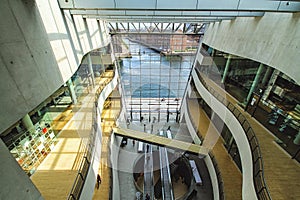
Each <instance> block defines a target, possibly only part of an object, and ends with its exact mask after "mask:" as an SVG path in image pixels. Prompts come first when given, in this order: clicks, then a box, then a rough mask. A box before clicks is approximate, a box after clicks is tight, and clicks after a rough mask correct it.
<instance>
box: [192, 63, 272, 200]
mask: <svg viewBox="0 0 300 200" xmlns="http://www.w3.org/2000/svg"><path fill="white" fill-rule="evenodd" d="M195 71H196V73H197V76H198V78H199V80H200V82H201V83H202V85H203V86H204V87H205V88H206V89H207V90H208V91H209V92H210V93H211V94H212V95H213V96H214V97H216V98H217V99H218V100H219V101H220V102H221V103H222V104H223V105H225V106H226V107H227V108H228V110H230V111H231V112H232V113H233V115H234V116H235V117H236V118H237V120H238V121H239V123H240V124H241V125H242V128H243V129H244V131H245V133H246V136H247V139H248V142H249V145H250V148H251V154H252V163H253V182H254V186H255V191H256V194H257V197H258V199H266V200H271V199H272V198H271V195H270V193H269V190H268V187H267V184H266V182H265V178H264V167H263V159H262V155H261V151H260V146H259V143H258V139H257V137H256V135H255V133H254V131H253V129H252V127H251V125H250V123H249V122H248V121H247V119H246V118H245V116H244V115H243V114H242V113H241V112H240V111H239V110H238V109H237V108H236V107H235V106H234V105H233V104H232V103H231V102H229V101H227V100H226V99H225V98H224V97H222V96H221V95H219V93H218V92H217V91H216V90H214V89H213V88H212V87H211V86H209V85H208V84H207V83H206V82H205V80H204V79H203V77H202V75H201V74H200V69H199V67H195ZM254 152H256V154H254ZM256 166H258V168H257V167H256Z"/></svg>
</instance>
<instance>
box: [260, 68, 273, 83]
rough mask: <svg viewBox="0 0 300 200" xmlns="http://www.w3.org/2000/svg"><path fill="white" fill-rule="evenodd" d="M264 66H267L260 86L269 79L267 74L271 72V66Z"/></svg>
mask: <svg viewBox="0 0 300 200" xmlns="http://www.w3.org/2000/svg"><path fill="white" fill-rule="evenodd" d="M266 67H267V70H266V73H265V75H264V77H263V80H262V81H261V85H262V87H265V85H266V83H267V81H268V80H269V76H270V74H271V73H272V68H271V67H269V66H266Z"/></svg>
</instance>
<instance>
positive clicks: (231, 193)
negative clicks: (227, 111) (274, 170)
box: [188, 99, 242, 200]
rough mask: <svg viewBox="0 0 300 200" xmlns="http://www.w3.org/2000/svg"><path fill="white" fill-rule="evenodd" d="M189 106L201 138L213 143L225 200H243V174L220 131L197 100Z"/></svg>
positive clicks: (189, 103) (213, 151)
mask: <svg viewBox="0 0 300 200" xmlns="http://www.w3.org/2000/svg"><path fill="white" fill-rule="evenodd" d="M188 105H189V111H190V114H191V116H192V120H193V121H194V123H195V124H196V125H198V130H199V133H200V134H201V136H202V137H203V138H205V139H207V138H208V137H209V138H210V139H209V140H210V141H213V148H212V153H213V154H214V156H215V158H216V160H217V162H218V166H219V168H220V171H221V175H222V178H223V182H224V192H225V199H230V200H240V199H242V174H241V172H240V171H239V169H238V168H237V166H236V165H235V163H234V162H233V160H232V159H231V157H230V156H229V155H228V153H227V151H226V149H225V147H224V146H223V141H222V139H221V138H220V137H219V134H218V131H217V130H216V128H215V127H214V125H213V124H212V123H210V119H209V118H208V116H207V115H206V113H205V112H204V111H203V110H202V109H201V106H200V105H199V104H198V101H197V99H189V102H188Z"/></svg>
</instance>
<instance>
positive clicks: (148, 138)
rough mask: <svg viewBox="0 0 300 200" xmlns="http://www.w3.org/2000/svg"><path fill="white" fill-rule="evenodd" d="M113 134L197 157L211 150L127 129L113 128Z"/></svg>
mask: <svg viewBox="0 0 300 200" xmlns="http://www.w3.org/2000/svg"><path fill="white" fill-rule="evenodd" d="M113 132H114V134H115V135H118V136H123V137H127V138H130V139H135V140H138V141H142V142H146V143H150V144H155V145H158V146H163V147H168V148H171V149H179V150H182V151H186V152H188V153H192V154H196V155H204V156H206V155H207V154H208V152H209V150H208V149H207V148H205V147H203V146H199V145H196V144H192V143H189V142H183V141H179V140H175V139H169V138H165V137H162V136H158V135H153V134H149V133H144V132H141V131H136V130H131V129H125V128H113Z"/></svg>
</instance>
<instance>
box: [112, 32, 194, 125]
mask: <svg viewBox="0 0 300 200" xmlns="http://www.w3.org/2000/svg"><path fill="white" fill-rule="evenodd" d="M196 38H197V39H195V40H194V43H191V42H190V43H189V44H188V45H189V46H187V43H186V41H187V40H189V41H190V40H192V39H191V37H187V36H186V35H184V34H182V35H176V36H174V35H151V34H149V35H137V34H134V35H126V36H125V35H122V36H121V35H115V36H114V37H113V44H114V49H115V50H116V53H117V54H116V55H117V56H119V57H120V59H121V62H119V63H120V65H119V67H120V69H119V70H120V73H121V84H122V86H123V90H124V93H123V94H124V98H125V102H126V109H127V113H128V116H131V118H132V120H135V121H139V120H141V119H144V120H145V119H147V120H148V119H149V120H151V119H153V117H155V119H158V120H160V121H162V120H167V121H175V120H176V116H177V115H178V113H179V109H180V104H181V99H182V98H183V95H184V91H185V88H186V84H187V81H188V77H189V74H190V71H191V68H192V64H193V61H194V58H195V53H196V51H190V49H191V46H192V45H191V44H193V45H194V46H193V48H194V49H197V46H198V41H199V37H196ZM174 40H176V42H173V41H174Z"/></svg>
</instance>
